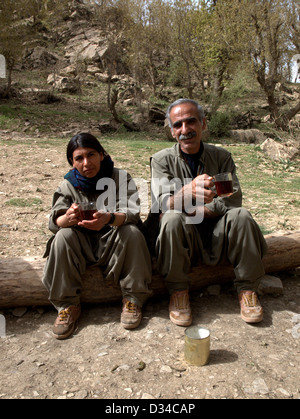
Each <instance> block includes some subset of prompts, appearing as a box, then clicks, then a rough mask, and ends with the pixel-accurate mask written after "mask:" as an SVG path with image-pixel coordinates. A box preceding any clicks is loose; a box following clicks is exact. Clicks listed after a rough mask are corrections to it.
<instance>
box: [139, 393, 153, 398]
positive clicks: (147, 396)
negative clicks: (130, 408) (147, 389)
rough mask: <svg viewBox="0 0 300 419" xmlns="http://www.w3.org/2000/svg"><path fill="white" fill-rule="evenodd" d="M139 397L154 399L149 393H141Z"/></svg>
mask: <svg viewBox="0 0 300 419" xmlns="http://www.w3.org/2000/svg"><path fill="white" fill-rule="evenodd" d="M141 398H142V399H154V397H153V396H152V395H151V394H149V393H143V394H142V397H141Z"/></svg>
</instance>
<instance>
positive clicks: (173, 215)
mask: <svg viewBox="0 0 300 419" xmlns="http://www.w3.org/2000/svg"><path fill="white" fill-rule="evenodd" d="M183 221H184V220H183V214H182V213H178V212H174V211H171V212H166V213H165V214H164V215H163V217H162V219H161V230H163V229H164V230H167V231H173V230H175V231H178V228H179V227H181V226H182V223H183Z"/></svg>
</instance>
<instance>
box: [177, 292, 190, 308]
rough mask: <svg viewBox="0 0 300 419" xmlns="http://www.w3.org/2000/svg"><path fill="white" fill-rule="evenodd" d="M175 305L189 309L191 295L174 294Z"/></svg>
mask: <svg viewBox="0 0 300 419" xmlns="http://www.w3.org/2000/svg"><path fill="white" fill-rule="evenodd" d="M174 305H175V307H176V309H177V310H187V309H188V306H189V297H188V295H187V294H177V295H174Z"/></svg>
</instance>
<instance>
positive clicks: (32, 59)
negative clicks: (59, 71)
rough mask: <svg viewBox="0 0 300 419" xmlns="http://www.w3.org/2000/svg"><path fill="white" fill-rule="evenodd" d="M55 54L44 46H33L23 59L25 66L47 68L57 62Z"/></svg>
mask: <svg viewBox="0 0 300 419" xmlns="http://www.w3.org/2000/svg"><path fill="white" fill-rule="evenodd" d="M58 60H59V58H58V56H57V55H55V54H53V53H51V52H49V51H47V50H46V48H44V47H39V46H37V47H35V48H33V49H32V50H30V51H29V53H28V54H27V55H26V56H25V58H24V60H23V65H24V67H25V68H48V67H51V66H54V65H55V64H56V63H57V62H58Z"/></svg>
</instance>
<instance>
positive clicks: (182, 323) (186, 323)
mask: <svg viewBox="0 0 300 419" xmlns="http://www.w3.org/2000/svg"><path fill="white" fill-rule="evenodd" d="M169 317H170V320H171V322H172V323H174V324H176V326H182V327H187V326H190V325H191V324H192V322H193V319H192V317H191V319H190V320H176V319H174V318H173V317H172V316H171V314H170V316H169Z"/></svg>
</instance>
